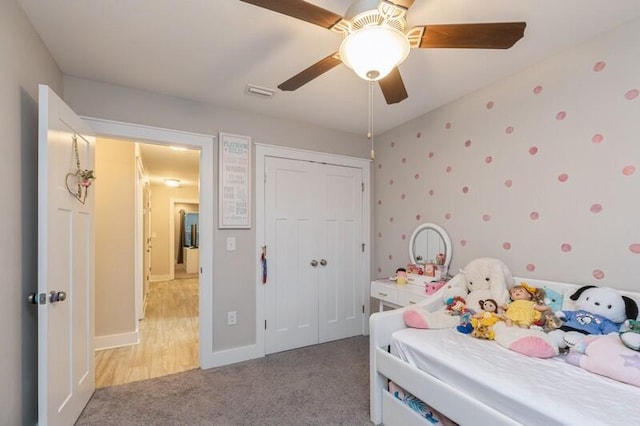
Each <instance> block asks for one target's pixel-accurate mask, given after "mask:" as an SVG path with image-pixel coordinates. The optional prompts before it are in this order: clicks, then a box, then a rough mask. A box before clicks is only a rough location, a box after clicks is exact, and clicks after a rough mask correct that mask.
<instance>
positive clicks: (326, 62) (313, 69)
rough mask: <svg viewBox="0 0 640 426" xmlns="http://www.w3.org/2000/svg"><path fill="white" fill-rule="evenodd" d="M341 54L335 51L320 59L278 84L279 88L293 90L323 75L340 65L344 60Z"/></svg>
mask: <svg viewBox="0 0 640 426" xmlns="http://www.w3.org/2000/svg"><path fill="white" fill-rule="evenodd" d="M339 58H340V56H339V55H338V53H337V52H336V53H333V54H331V55H329V56H327V57H326V58H324V59H321V60H319V61H318V62H316V63H315V64H313V65H311V66H310V67H309V68H307V69H306V70H304V71H301V72H299V73H298V74H296V75H294V76H293V77H291V78H290V79H289V80H287V81H285V82H284V83H282V84H280V85H279V86H278V89H280V90H285V91H289V92H290V91H293V90H296V89H297V88H299V87H301V86H304V85H305V84H307V83H308V82H310V81H311V80H313V79H314V78H316V77H318V76H321V75H322V74H324V73H325V72H327V71H329V70H331V69H333V68H334V67H336V66H338V65H340V64H341V63H342V61H341V60H340V59H339Z"/></svg>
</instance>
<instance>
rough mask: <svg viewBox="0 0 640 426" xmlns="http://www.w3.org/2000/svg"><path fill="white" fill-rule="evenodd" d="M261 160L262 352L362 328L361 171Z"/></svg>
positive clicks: (304, 162) (352, 332)
mask: <svg viewBox="0 0 640 426" xmlns="http://www.w3.org/2000/svg"><path fill="white" fill-rule="evenodd" d="M265 161H266V164H265V170H266V175H267V176H266V183H265V185H266V186H265V194H266V195H265V204H266V205H265V216H266V224H265V229H266V244H267V250H268V258H269V280H268V282H267V284H266V287H265V303H266V306H265V315H266V321H267V324H266V334H265V338H266V342H265V344H266V345H265V348H266V353H273V352H279V351H284V350H288V349H293V348H297V347H302V346H307V345H312V344H316V343H322V342H326V341H330V340H336V339H341V338H345V337H350V336H354V335H358V334H361V333H362V324H363V313H362V303H363V302H362V298H363V296H362V273H363V272H362V265H363V253H362V171H361V170H360V169H356V168H349V167H340V166H333V165H327V164H319V163H312V162H308V161H299V160H291V159H282V158H267V159H266V160H265Z"/></svg>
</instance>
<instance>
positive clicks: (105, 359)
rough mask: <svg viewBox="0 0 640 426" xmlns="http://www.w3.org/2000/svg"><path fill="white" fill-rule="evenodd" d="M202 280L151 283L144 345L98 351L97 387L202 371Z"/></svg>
mask: <svg viewBox="0 0 640 426" xmlns="http://www.w3.org/2000/svg"><path fill="white" fill-rule="evenodd" d="M198 289H199V286H198V278H186V279H175V280H171V281H161V282H155V283H151V284H150V287H149V294H148V295H147V301H146V311H145V318H144V319H143V320H142V321H140V324H139V332H140V343H139V344H137V345H132V346H126V347H122V348H115V349H106V350H102V351H98V352H96V358H95V365H96V388H103V387H108V386H113V385H120V384H124V383H130V382H135V381H138V380H145V379H152V378H155V377H162V376H166V375H168V374H173V373H179V372H182V371H187V370H191V369H194V368H198Z"/></svg>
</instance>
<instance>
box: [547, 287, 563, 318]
mask: <svg viewBox="0 0 640 426" xmlns="http://www.w3.org/2000/svg"><path fill="white" fill-rule="evenodd" d="M563 300H564V296H563V295H562V294H560V293H558V292H557V291H555V290H552V289H550V288H548V287H545V288H544V304H545V305H547V306H548V307H550V308H551V310H552V311H553V312H557V311H559V310H561V309H562V301H563Z"/></svg>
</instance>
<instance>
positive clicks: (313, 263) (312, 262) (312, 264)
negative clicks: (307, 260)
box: [311, 259, 318, 268]
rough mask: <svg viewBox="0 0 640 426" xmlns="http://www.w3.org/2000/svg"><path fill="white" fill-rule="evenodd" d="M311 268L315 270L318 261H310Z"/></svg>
mask: <svg viewBox="0 0 640 426" xmlns="http://www.w3.org/2000/svg"><path fill="white" fill-rule="evenodd" d="M311 266H313V267H314V268H315V267H316V266H318V261H317V260H315V259H313V260H312V261H311Z"/></svg>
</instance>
